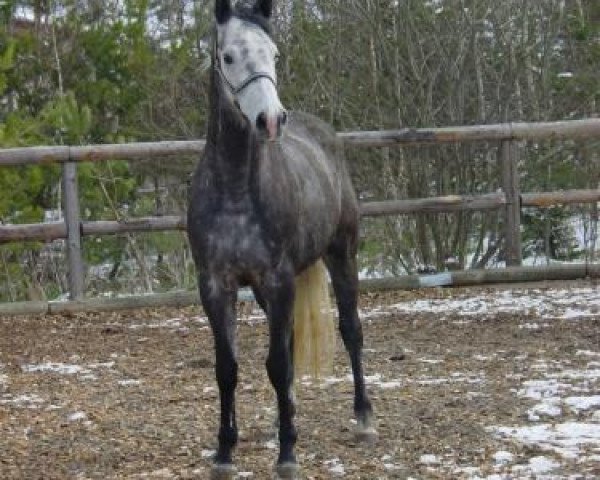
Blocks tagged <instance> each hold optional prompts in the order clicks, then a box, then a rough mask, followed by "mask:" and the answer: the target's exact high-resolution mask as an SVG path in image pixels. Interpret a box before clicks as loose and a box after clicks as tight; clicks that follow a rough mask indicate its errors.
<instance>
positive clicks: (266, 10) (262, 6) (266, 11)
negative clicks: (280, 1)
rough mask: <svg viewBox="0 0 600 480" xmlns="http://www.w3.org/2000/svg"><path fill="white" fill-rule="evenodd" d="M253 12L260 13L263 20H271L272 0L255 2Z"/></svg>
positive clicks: (257, 0)
mask: <svg viewBox="0 0 600 480" xmlns="http://www.w3.org/2000/svg"><path fill="white" fill-rule="evenodd" d="M254 12H255V13H260V14H261V15H262V16H263V17H265V18H271V13H272V12H273V0H256V3H255V4H254Z"/></svg>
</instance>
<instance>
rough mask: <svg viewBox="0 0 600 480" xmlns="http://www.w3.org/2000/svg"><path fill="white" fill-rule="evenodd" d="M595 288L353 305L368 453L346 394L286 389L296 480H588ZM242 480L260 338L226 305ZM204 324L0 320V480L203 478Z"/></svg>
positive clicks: (343, 363)
mask: <svg viewBox="0 0 600 480" xmlns="http://www.w3.org/2000/svg"><path fill="white" fill-rule="evenodd" d="M599 290H600V288H599V287H598V285H595V284H592V283H586V282H578V283H575V284H569V285H568V286H564V285H561V284H554V285H552V286H549V287H544V288H527V289H521V288H519V289H511V288H508V289H507V288H504V289H500V290H497V289H469V290H441V289H440V290H427V291H425V290H423V291H418V292H397V293H391V294H372V295H364V296H362V297H361V312H362V315H363V319H364V321H363V323H364V333H365V367H366V372H367V374H368V384H369V391H370V393H371V396H372V399H373V403H374V407H375V409H376V415H377V421H378V431H379V440H378V442H377V444H376V445H375V446H365V445H361V444H357V443H356V442H355V441H354V437H353V424H352V421H351V418H352V414H351V412H352V383H351V382H350V380H349V378H348V374H349V367H348V361H347V357H346V355H345V353H344V351H343V349H342V348H341V342H339V344H338V352H337V356H336V364H335V371H334V373H333V375H332V377H330V378H326V379H324V380H322V381H314V380H313V381H308V380H303V381H299V382H298V383H297V387H296V392H297V398H298V413H297V426H298V430H299V441H298V457H299V461H300V463H301V468H302V470H301V472H302V478H305V479H329V478H338V477H339V478H347V479H396V478H397V479H402V478H405V479H408V478H414V479H421V478H469V479H478V478H488V479H511V478H568V479H579V478H581V479H587V478H590V479H591V478H600V293H599ZM240 310H241V319H240V323H239V329H238V339H239V352H240V382H239V386H238V394H237V406H238V407H237V414H238V425H239V427H240V437H241V438H240V442H239V446H238V448H237V450H236V462H237V467H238V469H239V472H240V478H255V479H268V478H271V471H272V466H273V462H274V460H275V457H276V453H277V450H276V447H277V444H276V441H275V438H274V428H273V421H274V416H275V409H274V406H275V404H274V394H273V392H272V389H271V387H270V385H269V383H268V380H267V376H266V373H265V368H264V361H265V355H266V347H267V341H268V339H267V332H266V326H265V323H264V318H263V317H262V316H261V314H260V312H259V311H258V310H254V306H253V304H243V305H241V306H240ZM213 365H214V362H213V349H212V339H211V335H210V331H209V329H208V326H207V323H206V319H205V317H204V316H203V314H202V312H201V309H200V308H187V309H178V310H174V309H159V310H140V311H133V312H124V313H112V314H85V315H84V314H82V315H73V316H69V317H64V316H63V317H54V316H31V317H12V318H2V319H0V478H2V479H64V478H78V479H83V478H94V479H108V478H131V479H138V478H139V479H142V478H148V479H171V478H200V479H207V478H208V471H209V467H210V457H211V456H212V454H213V453H214V452H213V449H214V447H215V443H216V431H217V419H218V414H217V412H218V395H217V390H216V388H215V387H216V385H215V381H214V379H213Z"/></svg>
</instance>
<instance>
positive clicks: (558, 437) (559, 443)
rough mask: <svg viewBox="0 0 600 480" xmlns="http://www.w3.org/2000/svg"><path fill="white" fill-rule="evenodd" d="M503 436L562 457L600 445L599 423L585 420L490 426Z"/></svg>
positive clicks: (581, 454)
mask: <svg viewBox="0 0 600 480" xmlns="http://www.w3.org/2000/svg"><path fill="white" fill-rule="evenodd" d="M489 429H490V431H492V432H493V433H495V434H496V435H498V436H499V437H501V438H504V439H513V440H516V441H518V442H520V443H523V444H525V445H530V446H537V447H539V448H541V449H542V450H547V451H553V452H555V453H557V454H559V455H561V456H563V457H565V458H571V459H575V458H577V457H581V456H583V454H584V453H585V449H586V448H594V449H597V448H600V425H598V424H594V423H585V422H565V423H556V424H551V423H547V424H540V425H532V426H523V427H489Z"/></svg>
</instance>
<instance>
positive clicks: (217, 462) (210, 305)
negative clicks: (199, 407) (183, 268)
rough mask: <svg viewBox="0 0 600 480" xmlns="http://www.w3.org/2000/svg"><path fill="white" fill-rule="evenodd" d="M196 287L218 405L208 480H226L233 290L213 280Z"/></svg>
mask: <svg viewBox="0 0 600 480" xmlns="http://www.w3.org/2000/svg"><path fill="white" fill-rule="evenodd" d="M198 283H199V287H200V288H199V289H200V298H201V300H202V305H203V307H204V311H205V312H206V315H207V316H208V319H209V322H210V326H211V329H212V333H213V339H214V345H215V357H216V362H215V373H216V378H217V384H218V386H219V397H220V403H221V416H220V426H219V435H218V439H219V447H218V450H217V454H216V456H215V459H214V465H213V468H212V471H211V479H213V480H229V479H232V478H234V476H235V475H236V469H235V467H234V465H233V461H232V451H233V448H234V447H235V445H236V444H237V440H238V430H237V424H236V418H235V388H236V386H237V373H238V364H237V360H236V348H235V331H236V322H235V301H236V295H237V289H236V288H233V287H232V288H224V287H222V286H221V285H220V283H219V281H218V280H217V279H215V278H207V279H203V278H200V279H199V282H198Z"/></svg>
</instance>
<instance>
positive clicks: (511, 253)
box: [501, 140, 523, 267]
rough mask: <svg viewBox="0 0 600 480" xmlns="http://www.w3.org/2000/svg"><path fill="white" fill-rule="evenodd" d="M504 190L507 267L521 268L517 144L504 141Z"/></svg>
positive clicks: (511, 141) (502, 147)
mask: <svg viewBox="0 0 600 480" xmlns="http://www.w3.org/2000/svg"><path fill="white" fill-rule="evenodd" d="M501 157H502V188H503V190H504V194H505V195H506V210H505V222H504V240H505V246H506V247H505V254H506V265H507V266H509V267H513V266H521V263H522V261H523V256H522V252H521V187H520V184H519V167H518V164H519V158H518V149H517V143H516V142H515V141H513V140H504V141H502V145H501Z"/></svg>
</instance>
